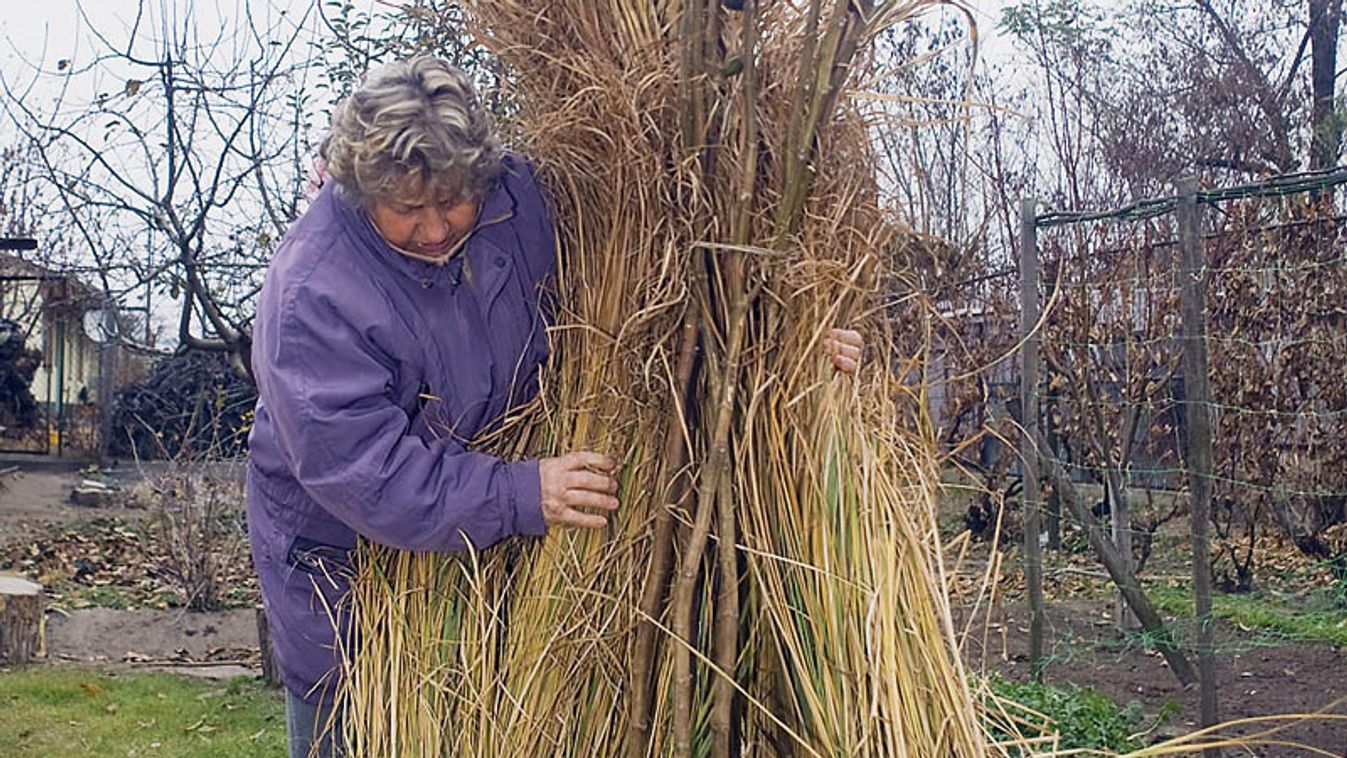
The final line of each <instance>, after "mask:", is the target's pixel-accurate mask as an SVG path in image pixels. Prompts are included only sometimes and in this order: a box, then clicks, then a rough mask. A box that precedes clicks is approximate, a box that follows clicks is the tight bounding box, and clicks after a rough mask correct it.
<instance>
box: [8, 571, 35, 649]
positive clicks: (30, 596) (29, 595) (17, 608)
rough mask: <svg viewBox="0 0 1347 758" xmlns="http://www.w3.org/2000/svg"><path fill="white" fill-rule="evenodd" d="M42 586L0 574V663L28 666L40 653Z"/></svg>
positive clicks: (20, 578)
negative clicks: (24, 664)
mask: <svg viewBox="0 0 1347 758" xmlns="http://www.w3.org/2000/svg"><path fill="white" fill-rule="evenodd" d="M42 605H43V597H42V585H40V584H36V583H34V582H30V581H28V580H27V579H24V578H23V577H20V576H14V575H12V574H0V661H3V662H4V663H7V664H10V665H17V664H22V663H28V662H29V661H31V660H33V658H34V657H35V656H37V655H38V654H39V653H40V652H41V651H42Z"/></svg>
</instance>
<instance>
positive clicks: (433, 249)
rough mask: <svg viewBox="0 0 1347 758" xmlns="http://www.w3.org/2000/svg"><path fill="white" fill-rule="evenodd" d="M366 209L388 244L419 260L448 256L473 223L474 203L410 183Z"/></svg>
mask: <svg viewBox="0 0 1347 758" xmlns="http://www.w3.org/2000/svg"><path fill="white" fill-rule="evenodd" d="M400 190H401V191H399V192H396V193H394V195H393V196H392V197H390V198H389V199H387V200H382V201H379V202H376V203H375V204H374V206H373V207H372V208H370V211H369V215H370V220H371V221H373V222H374V228H375V229H377V230H378V232H379V234H380V236H382V237H383V238H384V239H385V240H387V241H388V244H390V245H392V246H393V247H396V248H398V249H400V250H403V251H405V252H409V253H412V254H413V255H416V256H418V257H422V258H431V259H435V258H443V257H446V256H448V255H449V254H450V253H451V252H453V250H454V246H455V245H457V244H458V242H459V241H460V240H462V239H463V238H464V237H465V236H467V234H468V232H470V231H472V227H473V225H474V224H475V223H477V206H478V203H477V201H476V200H460V199H457V196H456V195H452V194H444V195H437V194H436V193H435V191H434V190H433V189H431V188H428V187H426V186H424V183H423V182H420V181H416V180H411V181H409V182H408V183H407V184H404V185H403V187H402V188H400Z"/></svg>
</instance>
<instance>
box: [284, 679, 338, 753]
mask: <svg viewBox="0 0 1347 758" xmlns="http://www.w3.org/2000/svg"><path fill="white" fill-rule="evenodd" d="M339 718H340V716H338V719H339ZM340 730H341V724H340V723H338V722H336V721H334V720H333V719H332V704H331V703H328V702H324V703H322V704H320V705H313V704H312V703H307V702H305V701H304V699H303V698H301V697H299V696H298V695H296V694H295V693H293V692H291V691H290V690H288V689H287V690H286V691H285V732H286V735H287V736H288V737H289V754H290V758H340V755H341V753H340V751H338V750H337V749H336V748H335V747H333V743H335V742H336V740H335V739H333V736H334V734H335V733H336V732H340Z"/></svg>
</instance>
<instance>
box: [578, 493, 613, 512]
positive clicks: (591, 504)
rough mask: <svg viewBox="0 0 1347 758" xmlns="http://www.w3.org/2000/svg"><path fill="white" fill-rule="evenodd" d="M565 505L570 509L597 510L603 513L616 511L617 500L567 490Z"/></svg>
mask: <svg viewBox="0 0 1347 758" xmlns="http://www.w3.org/2000/svg"><path fill="white" fill-rule="evenodd" d="M566 505H567V507H570V508H599V509H602V510H605V511H615V510H617V498H615V497H613V496H612V495H606V494H602V493H599V492H590V491H589V490H567V492H566Z"/></svg>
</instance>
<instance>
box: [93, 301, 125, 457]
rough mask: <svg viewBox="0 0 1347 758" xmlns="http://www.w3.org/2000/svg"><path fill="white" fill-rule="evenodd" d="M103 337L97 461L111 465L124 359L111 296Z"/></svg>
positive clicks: (106, 310)
mask: <svg viewBox="0 0 1347 758" xmlns="http://www.w3.org/2000/svg"><path fill="white" fill-rule="evenodd" d="M102 329H103V334H102V339H101V340H100V341H99V343H98V410H99V414H98V463H99V465H100V466H103V467H104V468H107V467H109V466H110V465H112V459H111V456H109V455H108V450H109V448H110V446H111V445H112V435H113V423H112V411H113V403H114V400H115V398H116V395H117V369H118V364H119V363H120V362H121V360H120V358H121V331H120V330H119V329H118V327H117V310H116V306H115V305H113V302H112V299H111V298H108V300H107V302H106V303H104V305H103V323H102Z"/></svg>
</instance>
